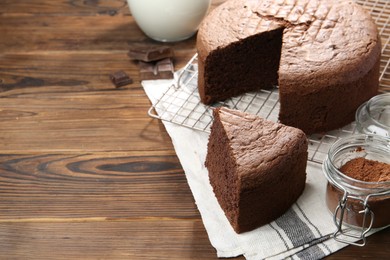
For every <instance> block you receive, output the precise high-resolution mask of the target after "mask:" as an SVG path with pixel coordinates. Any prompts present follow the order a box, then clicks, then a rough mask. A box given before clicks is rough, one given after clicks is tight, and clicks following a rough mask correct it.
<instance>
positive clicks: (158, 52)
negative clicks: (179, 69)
mask: <svg viewBox="0 0 390 260" xmlns="http://www.w3.org/2000/svg"><path fill="white" fill-rule="evenodd" d="M127 55H128V56H129V57H130V58H132V59H134V60H139V61H144V62H151V61H158V60H162V59H165V58H172V57H173V50H172V49H171V48H170V47H167V46H162V47H148V48H146V47H145V48H134V49H130V50H129V52H128V53H127Z"/></svg>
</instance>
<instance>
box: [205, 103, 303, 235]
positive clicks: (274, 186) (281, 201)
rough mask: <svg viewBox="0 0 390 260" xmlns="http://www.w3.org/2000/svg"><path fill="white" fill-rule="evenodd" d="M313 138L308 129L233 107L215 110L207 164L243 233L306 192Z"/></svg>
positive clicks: (229, 214)
mask: <svg viewBox="0 0 390 260" xmlns="http://www.w3.org/2000/svg"><path fill="white" fill-rule="evenodd" d="M307 148H308V143H307V139H306V135H305V134H304V132H303V131H301V130H299V129H297V128H294V127H290V126H285V125H283V124H280V123H273V122H271V121H268V120H265V119H262V118H260V117H258V116H255V115H251V114H248V113H244V112H240V111H237V110H232V109H228V108H216V109H215V110H214V122H213V125H212V127H211V134H210V137H209V142H208V147H207V157H206V162H205V165H206V167H207V169H208V172H209V178H210V183H211V186H212V187H213V190H214V193H215V196H216V197H217V199H218V202H219V204H220V206H221V208H222V209H223V211H224V212H225V215H226V217H227V218H228V220H229V222H230V224H231V225H232V227H233V228H234V230H235V231H236V232H237V233H242V232H246V231H250V230H253V229H255V228H257V227H259V226H262V225H264V224H267V223H269V222H271V221H272V220H274V219H276V218H278V217H279V216H281V215H282V214H283V213H284V212H286V211H287V209H289V208H290V207H291V205H292V204H293V203H294V202H295V201H296V200H297V199H298V197H299V196H300V195H301V194H302V192H303V190H304V187H305V180H306V164H307Z"/></svg>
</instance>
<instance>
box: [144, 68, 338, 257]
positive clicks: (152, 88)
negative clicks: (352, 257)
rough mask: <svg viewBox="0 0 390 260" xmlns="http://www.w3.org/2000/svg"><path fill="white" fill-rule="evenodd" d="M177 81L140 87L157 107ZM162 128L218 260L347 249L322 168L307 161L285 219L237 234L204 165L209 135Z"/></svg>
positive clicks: (168, 125)
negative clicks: (303, 183) (302, 185)
mask: <svg viewBox="0 0 390 260" xmlns="http://www.w3.org/2000/svg"><path fill="white" fill-rule="evenodd" d="M177 75H178V74H177V73H176V74H175V76H176V77H177ZM175 81H176V80H174V81H172V80H156V81H143V82H142V85H143V87H144V89H145V92H146V94H147V95H148V97H149V99H150V100H151V102H152V103H153V104H155V103H156V102H157V101H158V100H159V99H160V98H161V97H162V95H163V94H164V93H165V92H166V91H167V89H168V88H169V87H170V86H171V85H172V84H173V83H174V82H175ZM158 112H159V111H157V113H158ZM163 123H164V125H165V128H166V130H167V132H168V134H169V135H170V137H171V139H172V142H173V145H174V148H175V151H176V154H177V156H178V158H179V160H180V163H181V165H182V167H183V169H184V171H185V175H186V178H187V181H188V184H189V187H190V189H191V191H192V194H193V196H194V199H195V202H196V205H197V207H198V209H199V212H200V214H201V217H202V220H203V223H204V226H205V228H206V231H207V233H208V236H209V239H210V242H211V244H212V245H213V247H214V248H215V249H216V251H217V256H218V257H234V256H239V255H244V256H245V257H246V259H286V258H290V259H321V258H323V257H325V256H327V255H329V254H331V253H333V252H335V251H337V250H339V249H341V248H343V247H345V246H346V244H344V243H340V242H337V241H335V240H334V239H333V238H332V237H331V235H332V234H333V232H334V231H335V225H334V223H333V219H332V214H331V213H330V212H329V210H328V209H327V207H326V205H325V188H326V183H327V181H326V178H325V177H324V175H323V173H322V169H321V165H320V164H319V163H315V162H311V161H309V162H308V166H307V181H306V187H305V190H304V193H303V194H302V196H301V197H300V198H299V199H298V201H297V202H296V203H295V204H294V205H293V206H292V207H291V209H290V210H288V211H287V212H286V213H285V214H284V215H283V216H281V217H280V218H278V219H277V220H275V221H273V222H271V223H269V224H267V225H265V226H262V227H259V228H257V229H255V230H253V231H250V232H246V233H243V234H236V233H235V232H234V230H233V229H232V227H231V226H230V224H229V222H228V220H227V218H226V217H225V215H224V212H223V211H222V209H221V208H220V206H219V204H218V202H217V199H216V197H215V195H214V193H213V190H212V187H211V185H210V183H209V179H208V172H207V168H205V166H204V162H205V158H206V152H207V142H208V135H209V134H208V133H207V132H203V131H199V130H193V129H190V128H187V127H183V126H180V125H177V124H173V123H170V122H166V121H163Z"/></svg>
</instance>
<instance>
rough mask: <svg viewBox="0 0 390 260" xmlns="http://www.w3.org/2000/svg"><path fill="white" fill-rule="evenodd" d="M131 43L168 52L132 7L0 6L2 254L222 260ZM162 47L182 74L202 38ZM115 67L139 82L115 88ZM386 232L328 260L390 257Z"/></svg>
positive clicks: (17, 1) (31, 1)
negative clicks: (154, 112) (152, 110)
mask: <svg viewBox="0 0 390 260" xmlns="http://www.w3.org/2000/svg"><path fill="white" fill-rule="evenodd" d="M219 2H223V0H222V1H221V0H220V1H214V5H216V4H218V3H219ZM136 43H142V44H150V45H152V44H154V45H155V44H159V45H163V44H161V43H156V42H153V41H152V40H150V39H148V38H147V37H145V35H144V34H143V33H142V32H141V31H140V30H139V29H138V27H137V25H136V24H135V23H134V20H133V18H132V17H131V15H130V12H129V10H128V6H127V4H126V1H125V0H107V1H93V0H86V1H81V0H73V1H59V0H57V1H52V0H50V1H49V0H25V1H23V0H14V1H5V0H2V1H0V258H1V259H216V253H215V250H214V248H213V247H212V246H211V244H210V242H209V240H208V237H207V234H206V231H205V229H204V226H203V223H202V221H201V219H200V215H199V212H198V210H197V208H196V205H195V203H194V200H193V197H192V194H191V192H190V189H189V187H188V185H187V182H186V178H185V176H184V172H183V169H182V167H181V165H180V163H179V161H178V159H177V157H176V155H175V152H174V150H173V146H172V143H171V140H170V138H169V136H168V135H167V133H166V131H165V129H164V127H163V125H162V123H161V122H159V121H158V120H155V119H151V118H150V117H148V116H147V110H148V108H149V107H150V102H149V100H148V98H147V97H146V95H145V93H144V91H143V89H142V87H141V84H140V80H139V75H138V67H137V64H136V63H135V62H133V61H130V59H129V58H128V57H127V51H128V49H129V46H130V45H132V44H136ZM164 45H169V46H172V47H173V48H174V49H175V54H176V56H175V66H176V69H178V68H181V67H183V66H184V65H185V64H186V62H187V61H188V60H189V59H190V58H191V57H192V56H193V54H194V53H195V38H191V39H189V40H186V41H183V42H178V43H174V44H164ZM117 70H124V71H126V72H127V73H128V74H129V75H130V76H131V77H132V78H133V79H134V83H133V84H131V85H128V86H126V87H123V88H120V89H116V88H115V87H114V86H113V85H112V83H111V82H110V80H109V77H108V75H109V74H110V73H112V72H114V71H117ZM389 234H390V232H389V229H387V230H385V231H382V232H379V233H377V234H375V235H373V236H371V237H369V239H368V245H367V246H365V247H363V248H358V247H352V246H351V247H348V248H346V249H343V250H341V251H339V252H337V253H335V254H333V255H332V256H330V257H329V259H338V258H342V257H344V258H351V259H352V258H358V257H363V256H371V257H374V258H377V259H378V258H384V257H385V256H389V255H390V251H389V248H390V238H389ZM239 259H242V257H241V258H239Z"/></svg>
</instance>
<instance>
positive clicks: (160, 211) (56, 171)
mask: <svg viewBox="0 0 390 260" xmlns="http://www.w3.org/2000/svg"><path fill="white" fill-rule="evenodd" d="M0 198H1V199H0V222H4V221H5V222H15V221H16V222H20V221H27V222H28V221H36V220H40V221H48V220H49V221H50V220H51V219H57V221H58V220H62V221H66V219H70V220H72V219H76V220H77V219H85V220H92V221H93V220H94V219H100V220H102V219H103V220H104V219H132V218H142V217H161V218H199V213H198V210H197V208H196V205H195V203H194V200H193V197H192V194H191V192H190V190H189V187H188V184H187V180H186V178H185V175H184V172H183V170H182V168H181V165H180V163H179V161H178V159H177V157H176V155H175V154H174V153H173V152H170V153H167V152H160V153H158V152H149V153H145V152H143V153H142V152H131V153H100V154H99V153H93V154H88V153H87V154H81V153H80V154H59V153H58V154H15V155H12V154H3V155H1V156H0ZM0 244H1V243H0Z"/></svg>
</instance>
